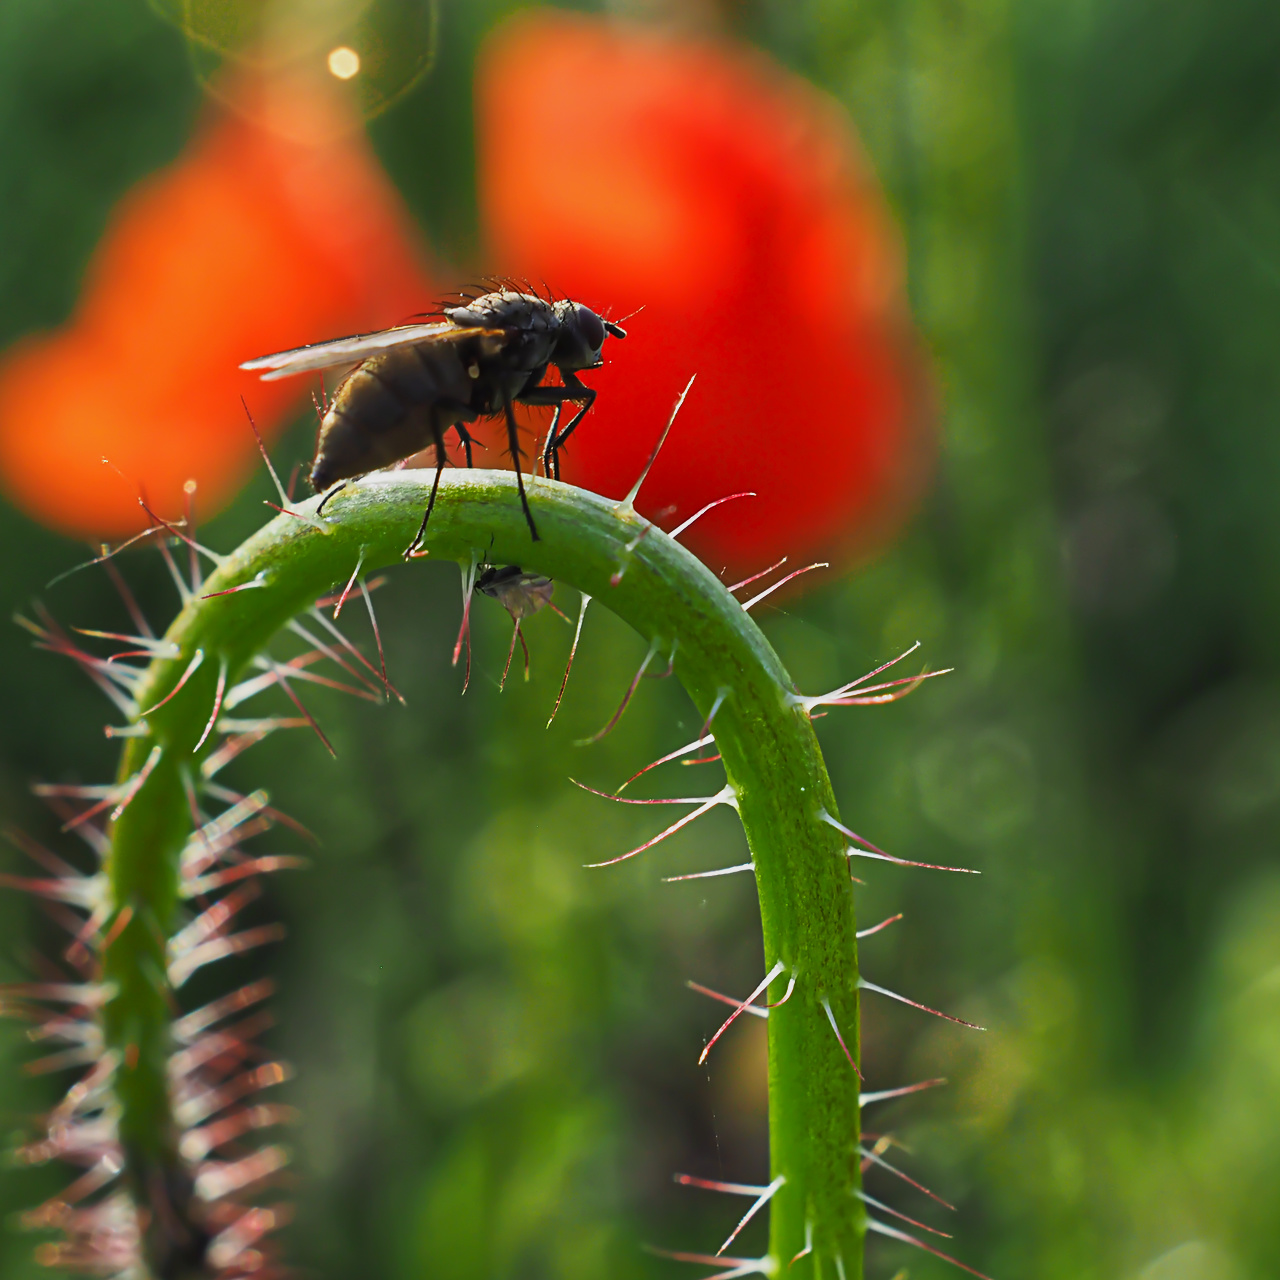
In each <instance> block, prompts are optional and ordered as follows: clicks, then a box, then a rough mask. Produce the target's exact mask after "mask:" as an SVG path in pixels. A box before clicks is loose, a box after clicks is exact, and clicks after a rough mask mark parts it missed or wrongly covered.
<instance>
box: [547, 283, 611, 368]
mask: <svg viewBox="0 0 1280 1280" xmlns="http://www.w3.org/2000/svg"><path fill="white" fill-rule="evenodd" d="M555 310H556V318H557V319H558V320H559V321H560V327H559V335H558V337H557V339H556V346H555V352H554V353H553V355H552V357H551V361H552V363H553V364H555V365H556V366H557V367H558V368H560V369H563V370H567V371H568V372H571V373H576V372H577V371H578V370H579V369H595V368H598V367H599V365H600V364H601V359H600V351H601V349H602V348H603V346H604V340H605V338H606V336H610V335H612V336H613V337H615V338H625V337H626V336H627V331H626V330H625V329H623V328H622V327H621V326H619V325H616V324H614V323H613V321H611V320H606V319H604V318H603V317H602V316H600V315H598V314H597V313H596V312H594V311H592V310H591V308H590V307H587V306H583V304H582V303H581V302H569V301H568V300H567V299H566V300H565V301H564V302H557V303H556V304H555Z"/></svg>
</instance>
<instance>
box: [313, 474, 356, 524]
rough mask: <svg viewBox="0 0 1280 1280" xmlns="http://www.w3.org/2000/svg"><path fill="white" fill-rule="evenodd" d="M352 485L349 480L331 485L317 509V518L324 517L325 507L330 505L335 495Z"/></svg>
mask: <svg viewBox="0 0 1280 1280" xmlns="http://www.w3.org/2000/svg"><path fill="white" fill-rule="evenodd" d="M350 483H351V481H350V480H349V479H347V480H339V481H338V482H337V483H336V484H331V485H330V486H329V488H328V491H327V492H326V493H325V495H324V497H323V498H321V499H320V505H319V506H318V507H317V508H316V516H317V517H319V516H322V515H323V514H324V509H325V507H326V506H328V505H329V499H330V498H332V497H333V496H334V494H336V493H341V492H342V491H343V489H345V488H346V487H347V485H349V484H350Z"/></svg>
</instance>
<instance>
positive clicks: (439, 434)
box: [404, 414, 470, 560]
mask: <svg viewBox="0 0 1280 1280" xmlns="http://www.w3.org/2000/svg"><path fill="white" fill-rule="evenodd" d="M431 443H432V444H433V445H434V446H435V450H436V478H435V479H434V480H433V481H432V482H431V496H430V497H429V498H428V499H427V509H426V510H425V511H424V512H423V513H422V523H421V524H420V525H419V526H418V532H417V533H415V534H414V535H413V541H412V542H411V543H409V545H408V546H407V547H405V549H404V559H406V560H412V559H413V557H414V556H415V555H417V554H418V548H419V547H420V546H421V545H422V535H423V534H424V533H426V531H427V521H428V520H430V519H431V509H432V507H434V506H435V505H436V494H437V493H438V492H439V490H440V475H441V473H442V472H443V471H444V463H445V455H444V431H443V429H442V428H441V426H440V420H439V418H437V417H436V416H435V415H434V414H433V415H432V418H431ZM469 461H470V458H468V462H469Z"/></svg>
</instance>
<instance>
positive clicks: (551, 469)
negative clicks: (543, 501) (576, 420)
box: [542, 400, 564, 480]
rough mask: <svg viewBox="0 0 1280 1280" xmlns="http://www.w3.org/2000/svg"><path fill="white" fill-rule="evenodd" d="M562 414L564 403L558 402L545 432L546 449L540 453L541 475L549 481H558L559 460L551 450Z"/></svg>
mask: <svg viewBox="0 0 1280 1280" xmlns="http://www.w3.org/2000/svg"><path fill="white" fill-rule="evenodd" d="M563 412H564V401H563V400H562V401H560V403H559V404H557V405H556V411H555V413H554V414H552V416H551V427H550V429H549V430H548V431H547V443H546V447H545V448H544V449H543V451H542V474H543V475H544V476H547V477H548V478H549V479H551V480H559V479H560V466H559V462H560V459H559V458H558V457H557V455H556V453H555V450H553V449H552V447H551V444H552V441H554V440H555V438H556V430H557V429H558V428H559V426H560V417H561V414H562V413H563Z"/></svg>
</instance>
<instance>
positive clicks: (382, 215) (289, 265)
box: [0, 83, 430, 537]
mask: <svg viewBox="0 0 1280 1280" xmlns="http://www.w3.org/2000/svg"><path fill="white" fill-rule="evenodd" d="M277 88H278V89H279V86H277ZM230 96H232V97H233V98H234V100H235V101H236V105H237V108H238V109H237V110H234V111H225V110H222V111H213V110H210V112H209V114H208V116H207V117H206V119H205V120H204V122H203V124H202V126H201V127H200V129H199V130H198V132H197V134H196V136H195V137H194V138H193V139H192V141H191V142H190V144H189V145H188V147H187V149H186V151H185V152H184V153H183V155H182V156H181V157H180V158H179V159H178V160H177V161H175V162H174V163H173V164H172V165H170V166H169V167H168V168H167V169H165V170H163V171H161V172H160V173H158V174H156V175H154V176H153V177H151V178H149V179H147V180H146V181H144V182H143V183H141V184H140V185H139V186H138V187H136V188H135V189H134V190H133V191H132V192H130V194H129V195H128V196H126V197H125V199H124V200H123V201H122V202H121V203H120V205H119V207H118V208H117V209H116V210H115V212H114V214H113V216H112V219H111V222H110V224H109V226H108V227H107V230H106V233H105V235H104V236H103V239H102V241H101V243H100V244H99V246H98V248H97V250H96V252H95V254H94V257H93V260H92V262H91V263H90V266H89V269H88V273H87V275H86V279H85V283H84V287H83V291H82V295H81V300H80V303H79V305H78V307H77V309H76V313H75V315H74V316H73V317H72V319H71V320H70V322H69V323H68V324H67V325H66V326H65V327H63V328H61V329H59V330H57V331H56V332H54V333H52V334H44V335H37V336H33V337H29V338H26V339H25V340H23V341H21V342H19V343H18V344H17V345H16V346H14V347H13V348H11V349H10V350H9V351H8V352H7V353H6V355H5V358H4V360H3V363H0V478H2V479H3V484H4V487H5V489H6V490H7V491H8V494H9V496H10V497H12V498H13V499H14V501H16V502H17V503H18V504H19V505H20V506H22V507H24V508H25V509H26V510H27V511H29V512H30V513H31V514H33V515H34V516H36V517H37V518H39V519H40V520H42V521H44V522H45V523H47V524H49V525H52V526H53V527H55V528H58V529H62V530H64V531H66V532H68V533H76V534H87V535H92V536H96V537H112V536H118V535H121V534H126V533H130V532H133V531H134V530H136V529H138V528H140V527H143V526H144V525H145V523H146V520H145V517H144V516H143V513H142V512H141V510H140V509H139V507H138V502H137V496H138V495H137V486H141V487H142V489H143V490H144V491H145V492H146V494H147V495H148V499H149V501H150V503H151V504H152V505H153V507H154V508H155V509H157V510H159V511H160V512H161V513H162V514H164V513H167V514H170V515H172V514H175V513H177V512H179V511H181V509H182V486H183V483H184V482H185V481H186V480H187V479H189V478H194V479H195V480H196V481H197V482H198V484H199V491H200V500H201V506H202V508H203V509H205V510H208V509H209V508H210V507H212V506H217V505H220V504H222V503H223V502H225V501H226V500H227V499H228V498H229V497H230V496H232V495H233V494H234V492H235V490H236V489H237V488H238V487H239V486H240V484H241V483H242V482H243V481H244V479H245V476H246V475H247V473H248V470H249V468H250V467H251V466H252V465H253V461H254V459H255V457H256V450H255V447H254V443H253V437H252V435H251V433H250V432H249V428H248V424H247V422H246V421H245V417H244V411H243V409H242V408H241V405H240V396H241V395H244V396H245V398H246V399H247V400H248V402H249V404H250V406H251V407H252V409H253V411H254V415H255V417H256V418H257V420H258V422H259V426H260V428H261V429H262V430H264V432H266V433H267V434H270V433H271V432H272V431H274V430H276V429H278V428H279V427H280V426H281V425H282V424H283V423H284V422H286V421H287V420H288V418H289V417H290V415H291V414H292V413H293V412H295V411H296V409H297V406H298V404H299V401H300V398H302V397H303V396H305V394H306V392H307V389H308V388H307V387H306V385H305V384H304V383H302V382H301V381H298V382H292V383H277V384H263V383H261V382H259V381H258V380H257V379H256V378H255V377H254V376H253V375H251V374H245V373H241V372H240V371H239V370H238V369H237V367H236V366H237V365H238V364H239V363H240V362H241V361H242V360H245V359H247V358H249V357H251V356H255V355H261V354H262V353H264V352H267V351H273V350H280V349H282V348H285V347H289V346H297V345H300V344H302V343H306V342H314V341H316V340H318V339H320V338H324V337H330V336H333V335H335V334H338V333H343V332H350V331H351V330H352V329H353V328H356V327H362V326H363V327H375V328H376V327H379V326H382V325H388V324H393V323H396V322H397V321H399V320H401V319H402V318H404V317H405V316H406V315H409V314H411V313H413V312H416V311H418V310H420V309H421V307H422V304H423V298H424V297H426V296H430V295H429V294H428V293H427V290H428V288H429V286H428V285H427V282H426V279H425V277H424V275H423V272H422V269H421V267H420V265H419V261H418V257H417V253H416V248H415V243H416V242H415V238H414V235H413V232H412V230H411V228H410V224H409V221H408V219H407V217H406V215H405V213H404V211H403V210H402V208H401V204H400V200H399V198H398V196H397V195H396V193H395V191H394V189H393V188H392V186H391V184H390V182H389V180H388V179H387V177H386V175H385V174H384V173H383V171H382V169H381V167H380V166H379V165H378V162H377V161H376V159H375V158H374V157H373V154H372V152H371V150H370V148H369V147H368V145H367V143H366V142H365V140H364V136H363V134H362V133H361V132H360V131H359V127H358V123H353V122H349V121H348V120H347V119H346V118H345V116H344V115H343V114H342V108H341V105H340V103H339V102H338V101H336V100H333V99H330V98H328V97H326V96H324V95H323V94H322V92H321V91H320V89H319V88H318V87H317V88H311V87H309V86H308V85H306V84H298V83H294V84H290V85H288V86H287V87H286V90H282V91H279V92H276V93H274V94H273V95H268V94H267V93H266V92H265V91H264V90H262V89H260V88H259V89H256V90H252V91H251V90H250V88H249V87H248V86H247V85H242V86H240V87H239V88H238V89H236V90H235V91H234V92H233V93H232V94H231V95H230ZM104 457H105V458H106V459H108V460H109V461H110V463H111V464H113V466H114V467H116V468H118V470H119V472H120V473H121V474H120V475H118V474H116V473H115V472H114V471H112V470H110V469H109V468H107V467H104V466H103V464H102V459H103V458H104ZM121 475H123V477H125V479H122V478H121Z"/></svg>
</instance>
